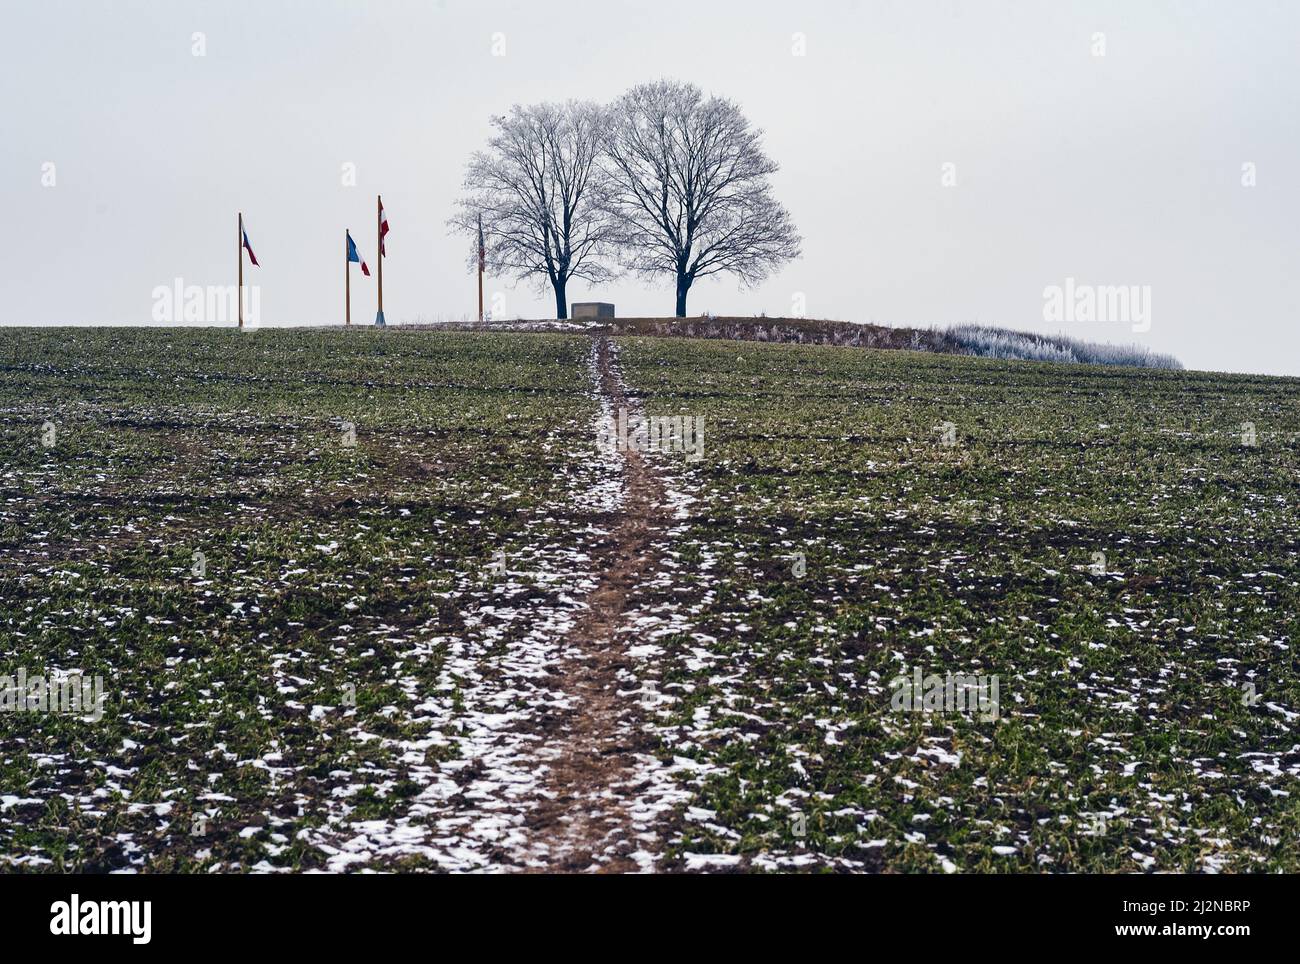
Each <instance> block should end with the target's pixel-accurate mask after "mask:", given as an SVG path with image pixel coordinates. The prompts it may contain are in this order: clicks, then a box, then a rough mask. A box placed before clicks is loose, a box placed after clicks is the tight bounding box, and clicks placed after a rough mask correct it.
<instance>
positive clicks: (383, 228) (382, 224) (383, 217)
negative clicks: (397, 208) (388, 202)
mask: <svg viewBox="0 0 1300 964" xmlns="http://www.w3.org/2000/svg"><path fill="white" fill-rule="evenodd" d="M387 233H388V215H387V214H385V213H384V201H383V199H382V198H380V200H379V256H380V257H381V258H382V257H384V256H385V252H384V235H386V234H387Z"/></svg>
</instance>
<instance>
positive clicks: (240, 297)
mask: <svg viewBox="0 0 1300 964" xmlns="http://www.w3.org/2000/svg"><path fill="white" fill-rule="evenodd" d="M235 300H236V301H237V302H239V327H240V328H243V327H244V212H243V211H240V212H239V288H238V290H237V291H236V292H235Z"/></svg>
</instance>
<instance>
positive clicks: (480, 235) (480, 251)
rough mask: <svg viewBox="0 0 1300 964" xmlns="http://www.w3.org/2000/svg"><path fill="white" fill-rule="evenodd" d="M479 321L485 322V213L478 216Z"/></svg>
mask: <svg viewBox="0 0 1300 964" xmlns="http://www.w3.org/2000/svg"><path fill="white" fill-rule="evenodd" d="M478 323H479V324H480V325H481V324H483V215H481V214H480V215H479V216H478Z"/></svg>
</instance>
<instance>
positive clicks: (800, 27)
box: [0, 0, 1300, 375]
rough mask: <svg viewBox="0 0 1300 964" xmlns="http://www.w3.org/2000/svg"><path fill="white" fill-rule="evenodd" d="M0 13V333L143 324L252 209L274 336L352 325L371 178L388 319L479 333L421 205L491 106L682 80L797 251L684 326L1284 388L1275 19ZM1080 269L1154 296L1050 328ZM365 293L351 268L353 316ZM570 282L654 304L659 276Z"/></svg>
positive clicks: (526, 296) (1137, 1)
mask: <svg viewBox="0 0 1300 964" xmlns="http://www.w3.org/2000/svg"><path fill="white" fill-rule="evenodd" d="M3 24H4V26H3V31H2V32H0V104H2V105H3V107H2V109H0V212H2V213H3V219H2V220H0V228H2V230H0V323H2V324H59V323H76V324H132V323H140V322H147V321H148V320H149V317H150V311H151V308H152V304H153V301H152V292H153V290H154V288H155V287H156V286H158V285H167V284H171V282H172V279H173V278H176V277H181V278H183V279H184V280H185V282H186V283H187V284H199V285H210V284H211V285H224V284H232V283H233V275H234V271H235V254H236V252H235V250H234V238H235V216H236V212H237V211H238V210H240V209H242V210H243V211H244V214H245V218H246V220H247V228H248V232H249V237H250V239H251V241H252V243H253V247H254V250H255V251H256V252H257V256H258V258H259V260H260V261H261V262H262V267H261V268H259V269H251V268H246V269H245V270H246V280H251V281H256V282H258V283H259V284H260V285H261V297H262V301H261V313H262V320H263V323H264V324H321V323H335V322H340V323H341V321H342V288H343V279H342V264H341V254H342V246H343V241H342V237H341V235H342V232H343V229H344V228H345V227H351V228H352V230H353V235H354V237H355V238H356V239H357V241H358V244H359V245H360V248H361V253H362V254H363V255H364V256H365V257H366V258H367V260H368V261H369V262H370V264H371V266H372V268H373V265H374V262H375V257H376V251H375V238H374V204H375V194H376V192H379V193H382V194H383V195H384V202H385V207H386V208H387V210H388V213H389V219H390V223H391V226H392V233H391V234H390V235H389V258H388V259H387V260H386V262H385V271H384V307H385V314H386V315H387V317H388V320H389V321H390V322H399V321H415V320H421V319H423V320H438V319H452V318H462V317H468V316H470V315H471V314H472V313H473V312H474V310H475V283H474V279H473V276H472V275H471V274H469V273H468V271H467V268H466V261H465V258H466V253H467V249H466V244H465V242H464V241H463V240H461V239H459V238H457V237H455V236H452V235H450V234H449V233H448V231H447V229H446V227H445V223H444V222H445V221H446V219H447V218H448V217H449V216H450V215H451V213H452V204H453V201H454V200H455V198H456V196H457V193H458V191H459V188H460V182H461V176H462V172H463V167H464V163H465V161H466V159H467V157H468V156H469V154H470V153H471V152H472V151H473V150H475V149H477V148H479V147H480V146H482V144H483V143H484V141H485V140H486V137H487V136H488V132H489V127H488V119H489V117H490V116H491V115H493V114H495V113H502V112H505V111H506V110H507V109H508V108H509V107H510V105H511V104H513V103H516V102H529V101H535V100H549V99H555V100H563V99H567V98H590V99H595V100H608V99H612V98H613V97H615V96H617V95H618V94H619V93H621V92H622V91H623V90H625V89H626V88H627V87H628V86H630V85H632V84H635V83H638V82H641V81H646V80H652V79H656V78H659V77H673V78H677V79H681V80H689V81H692V82H694V83H696V84H699V85H700V86H701V87H703V88H704V89H705V90H706V91H709V92H715V93H719V94H723V95H726V96H728V97H730V98H732V99H734V100H737V101H739V102H740V103H741V104H742V105H743V107H744V108H745V110H746V112H747V114H748V115H749V117H750V118H751V119H752V120H753V122H754V123H755V124H757V125H758V126H761V127H762V128H764V129H765V131H766V136H765V144H766V147H767V150H768V152H769V153H770V154H771V155H772V157H773V158H774V159H775V160H776V161H777V162H778V163H780V164H781V171H780V172H779V174H778V175H777V176H776V178H775V191H776V195H777V197H778V198H779V199H780V200H782V202H783V203H785V205H786V206H787V207H788V208H789V209H790V211H791V214H792V215H793V217H794V220H795V222H796V224H797V225H798V227H799V229H800V231H801V233H802V234H803V236H804V256H803V258H802V259H801V260H799V261H797V262H795V263H794V264H792V265H790V266H788V267H786V268H785V269H784V270H782V271H781V272H780V273H779V274H777V275H776V276H775V277H773V278H772V279H771V280H769V281H768V282H767V283H766V284H764V285H763V286H762V287H760V288H757V289H753V290H746V291H741V290H738V289H737V286H736V284H735V282H734V281H731V280H728V279H722V280H716V281H708V282H701V283H699V284H697V285H696V287H695V289H693V290H692V292H691V297H690V304H689V309H690V312H691V313H692V314H697V313H699V312H702V311H706V310H707V311H711V312H714V313H717V314H752V313H758V312H763V311H765V312H767V313H768V314H769V315H787V314H789V313H790V312H791V306H792V303H793V299H794V297H795V295H796V293H798V292H802V293H803V294H804V296H805V298H806V303H807V313H808V315H809V316H812V317H828V318H838V319H846V320H855V321H877V322H887V323H892V324H916V323H939V324H943V323H950V322H960V321H980V322H986V323H991V324H1000V325H1006V326H1009V327H1013V328H1019V329H1026V330H1038V331H1055V330H1063V331H1065V333H1067V334H1071V335H1076V336H1080V337H1085V338H1093V339H1096V340H1101V341H1111V342H1131V341H1137V342H1139V343H1141V344H1146V345H1149V346H1150V347H1152V348H1155V349H1157V350H1161V351H1169V352H1173V353H1174V354H1176V355H1177V356H1178V357H1179V358H1180V359H1181V360H1182V361H1183V362H1184V363H1185V364H1187V365H1188V366H1189V367H1192V368H1212V369H1222V370H1235V371H1253V372H1269V373H1278V374H1293V375H1296V374H1300V325H1298V322H1300V264H1297V261H1298V260H1300V187H1298V186H1297V179H1300V56H1298V48H1297V44H1298V43H1300V4H1297V3H1289V2H1269V0H1244V2H1243V0H1239V2H1191V0H1182V2H1159V0H1121V2H1114V3H1111V2H1051V3H1040V2H1030V0H1015V2H995V0H987V2H969V3H960V2H937V0H935V2H924V0H920V2H917V0H908V2H894V3H890V2H861V3H858V2H847V0H831V2H806V3H795V2H767V0H762V2H758V0H745V2H740V0H736V2H708V3H705V2H700V0H689V2H677V0H671V2H666V0H658V2H617V0H592V2H586V0H554V2H550V3H539V2H530V3H506V2H496V3H481V2H472V3H471V2H468V0H465V2H462V0H445V2H441V3H439V2H434V0H428V2H387V0H385V2H380V0H373V2H328V0H311V2H305V0H304V2H288V0H256V2H243V0H235V2H228V0H223V2H217V0H206V2H177V0H165V2H164V0H141V2H127V0H117V2H89V0H83V2H66V3H61V2H50V0H42V2H39V3H36V2H25V3H19V2H15V0H3ZM195 32H202V33H203V34H204V35H205V37H206V55H205V56H202V57H196V56H193V54H192V46H193V39H192V38H193V34H194V33H195ZM1098 32H1100V33H1103V34H1104V35H1105V56H1100V57H1099V56H1094V54H1093V44H1094V39H1093V35H1094V34H1096V33H1098ZM497 33H500V34H504V41H505V56H493V49H492V48H493V35H494V34H497ZM796 33H801V34H803V35H804V36H805V38H806V41H805V43H806V55H805V56H802V57H799V56H795V55H794V53H793V47H794V38H793V35H794V34H796ZM47 162H52V163H53V164H54V165H55V168H54V171H55V176H56V183H55V186H53V187H44V186H42V183H41V182H42V173H43V165H44V164H46V163H47ZM349 162H350V163H354V164H355V165H356V169H357V186H355V187H345V186H343V185H342V184H341V180H342V178H341V173H342V166H343V165H344V164H345V163H349ZM945 163H952V164H954V165H955V171H956V180H957V183H956V185H955V186H953V187H944V186H943V185H942V183H941V174H942V170H943V167H942V166H943V165H944V164H945ZM1245 163H1252V164H1254V165H1255V170H1256V178H1257V183H1256V186H1254V187H1244V186H1243V185H1242V165H1243V164H1245ZM1067 277H1074V278H1075V279H1076V282H1077V283H1079V284H1094V285H1130V284H1131V285H1149V286H1150V287H1151V298H1152V317H1151V329H1150V331H1149V332H1146V333H1145V334H1134V333H1133V332H1132V331H1131V326H1130V325H1128V324H1124V323H1121V322H1108V323H1103V322H1073V323H1066V324H1064V325H1059V324H1052V323H1047V322H1044V321H1043V289H1044V288H1045V287H1046V286H1048V285H1052V284H1057V285H1060V284H1064V281H1065V279H1066V278H1067ZM373 291H374V289H373V280H363V279H361V278H360V276H359V275H356V274H354V278H353V319H354V321H356V320H367V321H369V320H373V316H374V300H373ZM487 292H488V297H489V298H491V296H492V294H493V293H494V292H503V293H504V295H505V298H506V314H507V315H508V316H509V317H545V316H547V315H549V314H551V313H553V310H554V308H553V305H554V303H553V301H552V300H551V297H550V296H549V295H548V294H546V293H539V292H537V291H536V290H535V289H532V288H530V287H524V286H520V287H515V288H512V287H510V286H509V285H508V283H507V282H506V281H505V279H499V278H493V277H489V279H488V281H487ZM569 294H570V298H571V300H574V301H581V300H588V299H594V298H596V297H599V298H601V299H603V300H611V301H614V302H616V303H617V305H618V311H619V314H621V315H651V314H653V315H667V314H671V313H672V308H673V290H672V281H671V279H669V278H665V279H664V280H663V283H662V284H659V285H657V286H653V287H647V286H645V285H643V284H642V283H640V282H638V281H627V282H624V283H622V284H615V285H608V286H604V287H603V288H602V289H601V290H599V291H590V290H588V289H587V288H586V286H584V285H580V284H575V285H573V286H571V287H570V292H569Z"/></svg>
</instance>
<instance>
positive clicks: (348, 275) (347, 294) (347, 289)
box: [343, 228, 352, 325]
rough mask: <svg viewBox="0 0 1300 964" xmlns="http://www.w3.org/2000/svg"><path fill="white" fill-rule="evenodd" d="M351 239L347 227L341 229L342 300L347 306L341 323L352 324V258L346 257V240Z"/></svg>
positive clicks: (347, 251) (347, 253)
mask: <svg viewBox="0 0 1300 964" xmlns="http://www.w3.org/2000/svg"><path fill="white" fill-rule="evenodd" d="M351 240H352V235H351V234H350V233H349V232H348V230H347V228H344V229H343V302H344V304H345V305H346V306H347V307H346V308H345V309H344V313H343V319H344V320H343V323H344V324H345V325H350V324H352V259H351V258H350V257H348V255H349V254H350V252H349V250H348V242H349V241H351Z"/></svg>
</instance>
